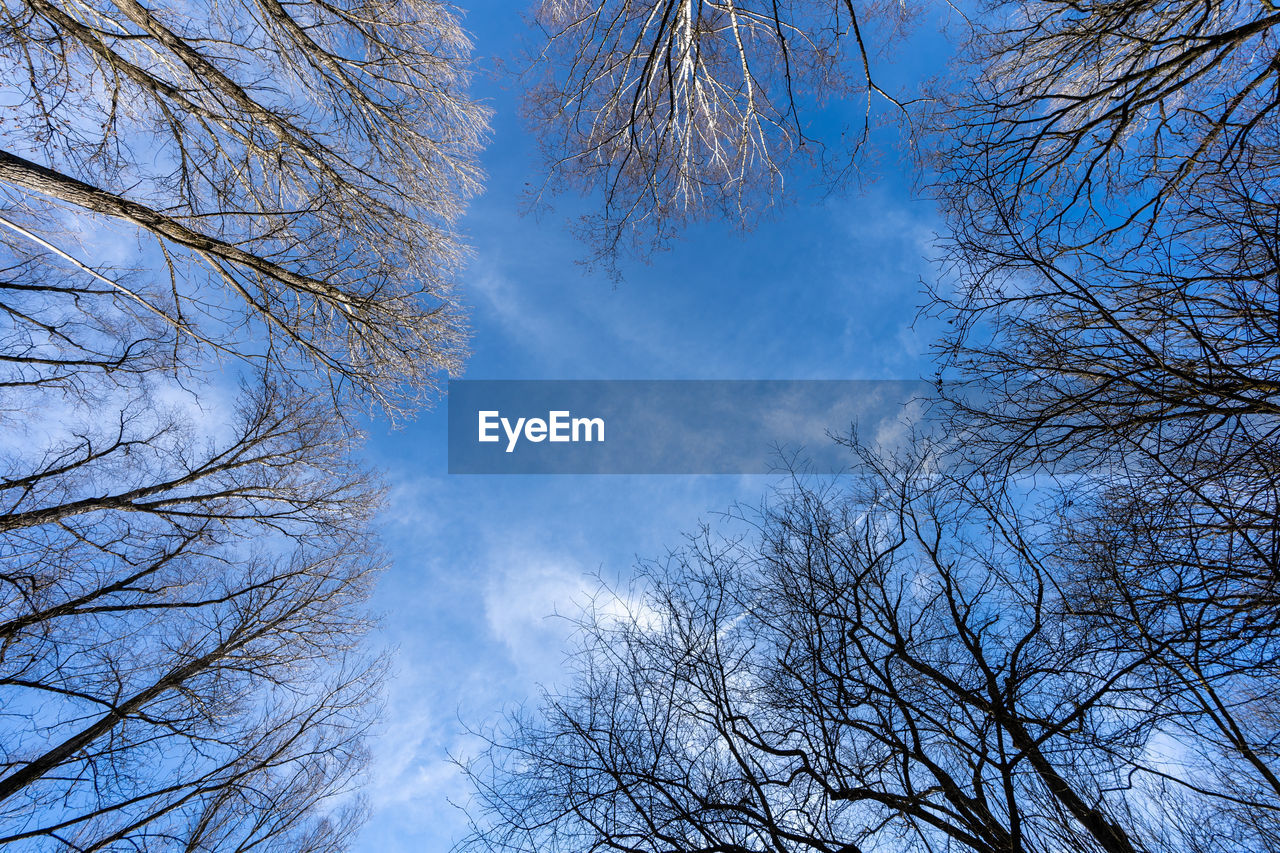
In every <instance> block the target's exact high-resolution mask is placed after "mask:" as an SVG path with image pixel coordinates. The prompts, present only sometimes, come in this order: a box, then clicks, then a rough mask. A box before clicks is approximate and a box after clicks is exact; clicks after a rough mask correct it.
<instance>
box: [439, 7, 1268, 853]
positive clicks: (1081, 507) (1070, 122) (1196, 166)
mask: <svg viewBox="0 0 1280 853" xmlns="http://www.w3.org/2000/svg"><path fill="white" fill-rule="evenodd" d="M1277 22H1280V18H1277V16H1276V14H1275V9H1274V8H1273V7H1272V6H1271V5H1270V4H1269V3H1263V4H1250V3H1226V4H1209V5H1205V4H1193V3H1178V2H1175V3H1173V4H1151V3H1127V2H1120V3H1110V2H1107V3H1085V4H1080V3H1074V2H1073V3H1066V2H1061V3H1060V2H1032V3H1018V4H1012V3H1010V4H997V5H994V6H992V7H990V8H989V9H986V10H984V13H983V17H980V18H978V19H976V20H975V22H974V23H975V26H974V29H973V37H972V41H971V42H970V43H969V45H968V47H967V52H966V55H965V56H966V59H965V64H963V65H962V69H961V73H958V74H956V75H955V76H954V78H953V79H954V81H955V85H953V86H951V87H949V89H946V90H943V91H939V92H937V93H936V95H937V98H938V103H939V104H940V107H939V108H938V109H937V110H935V111H934V112H933V114H932V116H931V118H932V120H934V121H936V122H937V123H936V125H935V130H936V131H937V133H938V135H937V137H936V139H937V140H939V141H938V143H937V146H936V148H935V151H934V153H935V154H936V155H937V158H936V160H934V161H933V162H934V163H935V164H936V165H937V166H938V167H939V169H940V178H939V181H938V184H937V189H938V191H939V195H940V197H941V199H942V200H943V204H944V209H945V210H946V212H947V214H948V216H949V218H950V222H951V224H952V226H953V232H952V234H951V235H950V237H949V238H948V246H949V248H950V260H951V262H952V266H951V272H952V273H953V275H952V276H951V278H950V280H948V281H946V282H944V285H941V286H939V288H938V290H937V292H936V294H935V298H934V300H933V302H932V303H931V306H930V309H931V310H934V311H936V312H938V313H939V314H940V315H942V316H943V317H945V318H946V319H947V320H949V321H950V322H951V323H952V326H953V329H954V331H953V333H952V334H950V335H949V336H948V338H947V339H946V340H944V341H943V342H942V344H941V345H940V352H939V355H940V362H939V388H940V398H941V399H940V401H939V402H940V407H939V408H940V410H941V411H943V412H944V413H946V414H947V415H948V416H949V421H948V422H947V425H948V426H949V427H950V430H951V435H950V437H949V438H948V440H947V441H946V442H945V443H944V444H943V445H942V446H941V447H929V446H924V445H922V447H921V448H920V449H919V451H918V452H919V455H918V456H917V457H916V458H915V460H914V461H910V460H909V461H908V463H907V465H906V466H905V468H899V467H894V466H887V465H885V464H884V463H881V462H879V461H878V460H877V458H876V457H875V456H873V455H864V456H862V457H861V459H860V463H861V465H862V466H863V469H864V473H865V475H866V476H865V478H864V479H863V480H862V481H861V484H860V485H859V486H857V487H855V488H853V489H851V490H849V491H847V492H846V491H844V490H841V491H837V492H835V493H822V492H815V491H813V490H809V489H805V488H797V489H795V490H794V491H793V492H792V493H790V494H785V495H782V496H780V497H779V498H776V499H775V500H774V501H772V502H771V503H770V504H769V505H768V506H767V507H766V508H765V511H764V513H763V514H762V516H760V517H758V518H748V519H747V520H748V521H750V522H753V523H754V524H756V525H757V526H758V529H757V531H756V532H748V533H746V534H745V536H744V535H742V534H739V538H734V537H732V536H727V537H721V536H715V535H711V534H704V535H703V536H702V537H700V538H698V539H697V540H695V541H694V542H693V543H692V544H691V546H690V547H689V548H688V549H686V550H685V551H682V552H680V553H678V554H677V555H676V556H675V557H674V558H673V559H672V560H670V561H668V562H667V563H666V564H664V565H661V566H657V567H651V568H650V569H649V570H648V571H647V572H645V573H643V574H642V576H641V584H642V589H641V594H640V598H639V603H635V604H634V605H633V609H632V610H631V611H630V613H629V614H628V615H626V616H624V617H623V618H621V619H619V618H618V617H617V616H616V610H617V608H616V607H614V606H610V607H605V608H599V609H597V610H596V611H593V612H589V613H588V615H587V617H586V618H585V619H584V622H583V624H582V628H583V636H584V640H583V645H582V647H581V649H580V651H579V654H578V657H577V659H576V660H577V662H578V668H577V676H576V678H575V680H574V681H572V682H571V683H570V684H569V686H568V687H567V688H566V689H565V690H564V691H563V692H560V693H556V694H548V695H546V696H545V697H544V701H543V703H542V707H541V708H539V709H537V710H534V711H531V712H527V713H524V714H522V715H519V716H517V717H514V718H512V719H510V720H508V722H507V723H506V724H505V725H504V726H502V727H499V728H498V729H496V730H493V731H490V732H488V736H489V739H490V748H489V750H488V751H487V752H486V753H485V754H484V755H482V756H481V757H480V758H479V759H478V760H477V761H475V762H473V763H472V764H471V765H470V770H471V773H472V775H473V778H474V779H475V781H476V784H477V789H478V792H479V793H478V801H477V803H476V821H477V827H476V832H475V834H474V835H473V836H472V838H471V839H469V841H468V843H467V844H466V845H464V846H466V847H468V848H473V849H486V850H534V849H537V850H600V849H618V850H631V851H634V850H642V851H659V850H661V851H734V853H736V852H737V851H758V850H777V851H791V850H820V851H833V853H853V851H859V850H879V849H897V848H904V849H905V848H910V849H928V850H933V849H953V848H969V849H973V850H992V851H995V850H1002V851H1007V850H1028V851H1030V850H1035V851H1042V850H1043V851H1050V850H1107V851H1121V850H1133V851H1160V850H1169V851H1224V853H1225V851H1236V850H1274V849H1276V841H1275V839H1276V838H1277V837H1278V836H1277V827H1276V816H1277V815H1278V814H1280V799H1278V798H1277V795H1278V794H1280V788H1278V787H1277V785H1276V780H1277V779H1278V778H1280V776H1278V775H1277V772H1276V770H1277V757H1280V754H1278V752H1277V749H1278V748H1280V744H1278V743H1277V739H1276V734H1275V733H1276V730H1277V729H1276V720H1277V719H1280V715H1278V713H1277V711H1278V710H1280V709H1278V708H1277V706H1276V699H1275V697H1276V696H1277V695H1280V692H1278V691H1277V689H1276V688H1277V683H1276V675H1277V669H1276V664H1277V661H1278V660H1280V658H1278V657H1277V648H1276V642H1277V637H1280V625H1278V624H1277V622H1276V616H1275V614H1276V597H1275V595H1276V586H1277V579H1278V578H1280V568H1278V567H1280V551H1277V546H1278V544H1280V518H1278V517H1277V513H1278V512H1280V500H1278V499H1280V495H1278V494H1277V491H1276V483H1277V482H1280V476H1277V470H1276V460H1277V458H1278V456H1277V444H1276V435H1277V433H1276V428H1277V424H1280V420H1278V419H1277V414H1280V412H1277V410H1276V405H1277V390H1278V388H1280V386H1277V379H1278V377H1277V375H1276V364H1277V361H1276V358H1277V352H1278V351H1280V349H1278V346H1280V324H1278V322H1277V316H1278V315H1277V306H1278V305H1280V296H1278V295H1277V277H1276V270H1277V259H1278V258H1280V252H1278V251H1277V245H1276V234H1277V230H1278V228H1277V226H1278V224H1280V221H1278V220H1277V219H1276V211H1277V181H1276V179H1277V173H1276V169H1275V166H1276V162H1277V161H1276V158H1275V150H1276V145H1275V142H1276V139H1277V135H1276V127H1275V109H1274V107H1275V104H1276V103H1277V100H1276V98H1277V92H1280V86H1278V85H1277V79H1276V75H1277V69H1280V64H1278V63H1277V61H1276V56H1277V45H1276V43H1275V39H1276V35H1275V32H1274V26H1275V24H1276V23H1277ZM584 33H589V35H584V36H583V37H582V43H584V44H593V45H595V46H597V47H599V54H598V56H599V57H605V58H607V59H608V61H610V62H614V63H621V62H622V58H621V57H620V56H619V53H623V54H627V55H628V56H629V58H630V59H632V60H635V61H637V62H640V63H643V62H644V60H645V58H646V57H648V56H649V55H651V53H652V51H650V50H649V48H648V46H647V44H646V45H645V46H644V47H643V49H641V48H632V47H631V46H630V44H629V43H623V42H619V43H618V45H617V46H614V45H613V43H611V42H609V41H608V40H607V39H603V38H600V37H599V36H598V30H597V31H590V30H587V31H584ZM592 39H594V40H595V41H591V40H592ZM581 55H582V56H583V57H586V58H587V59H588V60H591V58H592V57H597V54H595V53H592V52H591V51H590V48H583V50H582V51H581ZM575 56H577V54H575ZM603 61H604V60H603V59H600V60H599V61H597V62H596V64H595V65H592V64H590V62H588V63H587V65H585V66H580V65H578V64H569V65H567V66H565V67H566V68H567V69H568V71H569V73H570V74H576V73H577V72H578V71H579V70H580V68H581V67H600V62H603ZM619 67H621V65H619ZM785 76H786V75H785V74H784V75H781V76H775V77H774V78H772V79H771V80H770V82H771V83H773V84H775V85H781V82H782V81H783V80H784V79H785ZM583 79H588V80H590V79H593V78H591V77H584V78H583ZM633 79H636V78H633ZM573 94H574V95H575V96H577V94H578V91H577V90H574V91H573ZM668 101H669V102H670V99H668ZM585 103H587V104H588V105H589V104H590V103H591V102H590V101H586V102H585ZM635 103H643V101H641V100H636V101H635ZM575 108H576V103H575ZM659 114H660V113H659ZM646 115H647V114H646V113H644V112H643V111H641V112H640V113H638V114H633V113H627V114H625V115H624V116H623V118H622V119H620V126H621V127H622V131H621V132H620V133H619V134H618V138H619V139H624V140H625V138H626V136H625V134H626V133H627V132H628V131H627V127H629V126H631V125H637V126H639V127H640V128H644V127H646V125H645V122H644V119H645V117H646ZM590 126H591V127H593V128H594V127H596V125H595V124H591V125H590ZM605 138H607V137H605ZM638 138H641V139H643V138H646V137H644V136H643V135H641V136H639V137H638ZM628 144H630V143H628ZM580 150H582V151H586V152H589V153H591V152H594V151H595V149H594V148H593V147H592V146H590V145H586V146H580ZM571 153H573V152H572V151H571ZM613 162H614V163H617V162H620V161H619V159H618V158H616V157H615V158H614V160H613ZM599 168H601V171H602V173H603V167H599ZM610 180H612V179H610ZM606 186H612V184H610V183H609V182H608V181H606ZM654 209H655V210H657V209H659V208H654ZM668 220H669V221H675V222H676V223H677V224H678V223H679V219H678V217H668Z"/></svg>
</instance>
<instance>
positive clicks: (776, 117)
mask: <svg viewBox="0 0 1280 853" xmlns="http://www.w3.org/2000/svg"><path fill="white" fill-rule="evenodd" d="M911 17H912V11H911V7H909V6H908V5H906V4H902V3H896V2H894V3H872V4H865V5H864V4H855V3H852V2H849V0H831V2H821V3H803V2H752V0H748V2H735V0H723V1H721V0H715V2H710V1H709V0H697V2H687V0H610V2H606V3H601V4H597V3H577V2H564V0H544V2H541V3H540V4H539V5H538V7H537V11H536V15H535V22H536V24H537V25H538V27H539V28H540V30H541V31H542V33H543V35H544V36H545V41H544V42H543V43H541V44H539V45H538V47H537V49H536V54H535V56H534V57H532V59H531V68H530V71H529V74H530V77H531V82H530V86H529V94H528V98H527V109H528V112H529V115H530V118H531V120H532V122H533V125H534V126H535V128H536V129H537V130H538V133H539V137H540V139H541V141H542V143H543V147H544V152H545V154H546V160H547V165H548V179H547V182H546V184H545V185H544V190H546V189H548V188H553V189H554V190H555V191H559V190H562V189H564V188H567V187H575V188H580V189H583V190H587V191H598V192H599V193H600V194H601V195H602V200H601V209H600V212H599V213H597V214H589V215H587V216H586V217H584V220H583V223H582V230H583V234H584V236H585V237H586V238H587V239H588V242H589V244H590V246H591V248H592V251H593V252H594V253H595V255H594V259H595V260H598V261H604V262H606V263H612V261H613V260H614V259H615V258H616V255H617V254H618V253H619V251H621V250H626V249H629V248H636V247H639V248H652V247H654V246H660V245H662V244H663V243H664V242H665V241H666V240H667V239H668V238H669V237H670V236H672V235H673V234H674V233H676V231H677V230H678V229H679V228H680V227H682V226H683V225H685V224H687V223H688V222H689V221H691V220H694V219H698V218H700V217H703V216H706V215H724V216H727V217H729V218H731V219H733V220H736V221H738V222H740V223H742V224H749V223H750V222H751V221H752V220H753V219H754V217H755V216H756V215H758V214H759V212H760V211H761V210H763V209H766V208H767V207H769V206H770V205H771V204H772V203H773V200H774V199H775V198H776V197H777V196H778V195H779V194H780V192H781V189H782V185H783V181H784V178H785V176H786V174H787V165H788V163H789V161H790V160H791V159H792V158H793V157H795V156H796V155H805V154H812V156H811V157H809V159H810V161H811V162H813V161H820V160H821V161H829V164H831V163H833V164H834V172H835V174H836V176H837V177H840V176H842V175H844V174H846V173H847V172H848V171H849V170H850V169H852V168H853V166H854V162H855V161H854V157H855V156H856V154H857V153H858V152H859V151H860V150H861V149H862V147H863V146H864V145H865V144H867V142H868V138H869V134H870V131H871V122H872V118H873V114H877V113H878V112H879V110H878V109H877V107H888V108H890V109H891V110H892V111H893V114H894V115H898V116H905V115H906V114H907V108H908V107H909V106H910V105H911V103H912V102H911V100H910V99H900V97H899V96H897V95H895V94H892V93H891V92H889V91H886V90H885V89H883V88H881V86H880V85H879V84H878V83H877V82H876V77H875V75H874V74H873V63H874V61H875V60H876V59H877V58H878V53H879V50H880V49H881V47H882V46H883V44H884V42H885V41H887V40H891V39H892V37H893V36H895V35H896V34H897V33H898V32H899V31H900V30H901V29H903V28H904V27H906V26H907V24H908V23H909V21H910V19H911ZM864 33H865V35H864ZM826 98H833V99H834V98H852V99H857V100H858V101H859V102H860V103H862V104H864V105H865V110H864V114H863V118H862V121H861V123H860V125H859V126H857V127H854V128H850V129H847V131H846V133H845V135H844V139H843V141H841V142H840V143H838V144H837V143H836V141H835V140H826V141H824V140H822V139H819V138H817V137H815V136H814V134H813V133H812V132H811V131H810V130H809V129H808V119H807V118H806V117H805V111H806V108H808V109H812V108H813V107H814V105H815V103H816V101H817V100H820V99H826ZM828 145H830V146H832V151H830V152H827V151H826V146H828ZM837 149H838V150H837Z"/></svg>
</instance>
